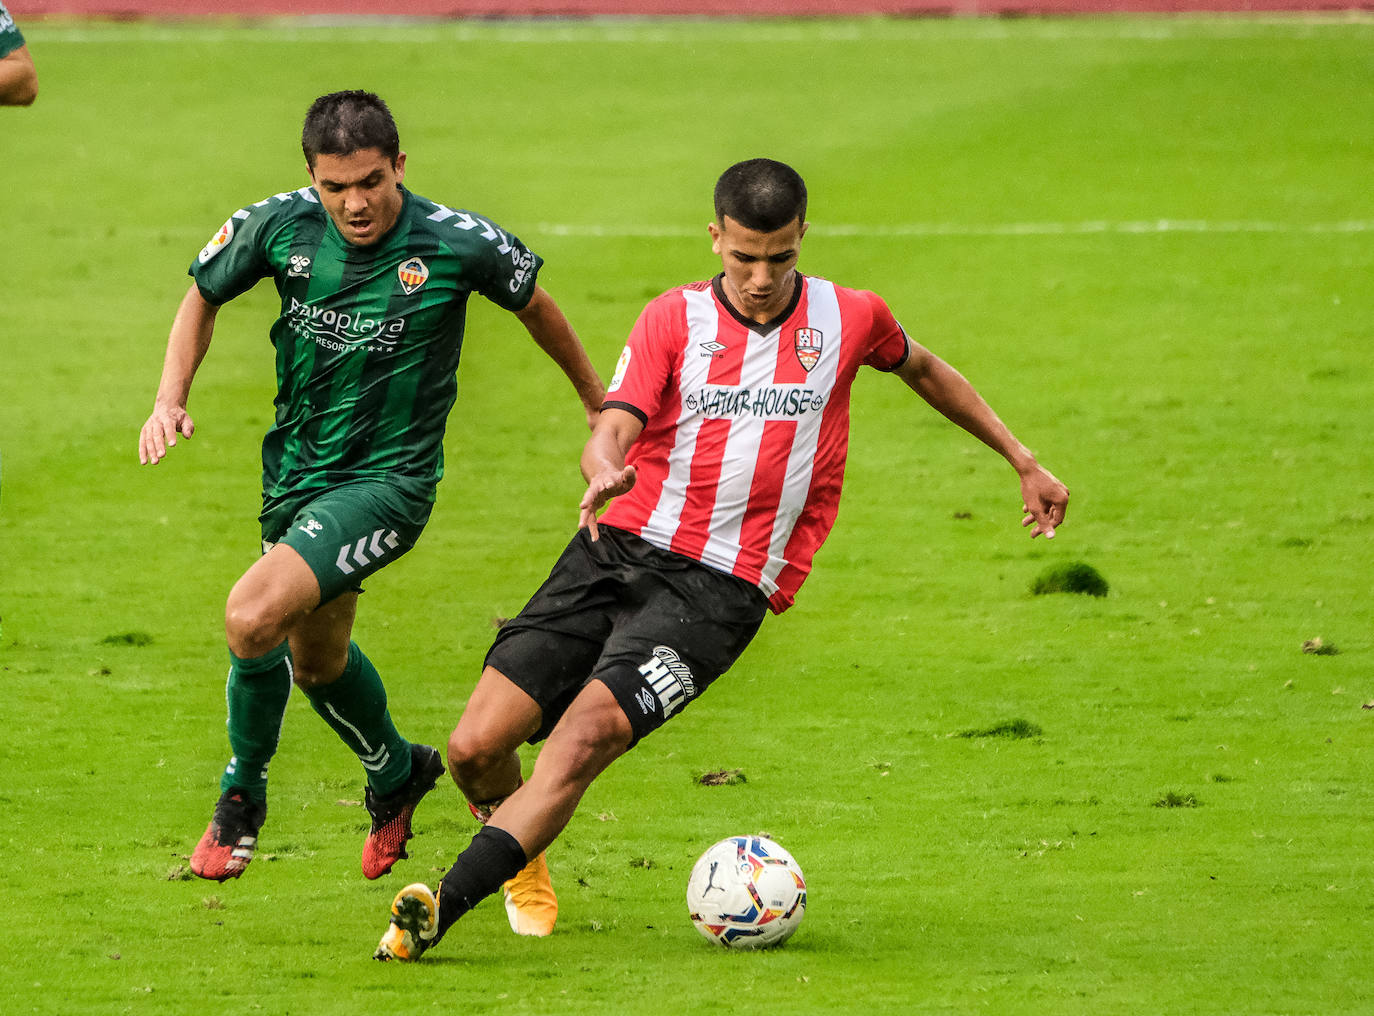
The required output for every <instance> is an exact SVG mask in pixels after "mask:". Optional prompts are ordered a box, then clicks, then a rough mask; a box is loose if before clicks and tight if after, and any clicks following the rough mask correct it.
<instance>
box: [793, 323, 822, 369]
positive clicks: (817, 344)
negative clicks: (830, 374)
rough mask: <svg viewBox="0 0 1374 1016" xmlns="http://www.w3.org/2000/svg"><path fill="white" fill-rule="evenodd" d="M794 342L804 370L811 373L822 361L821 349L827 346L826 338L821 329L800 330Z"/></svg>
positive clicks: (795, 335) (794, 337)
mask: <svg viewBox="0 0 1374 1016" xmlns="http://www.w3.org/2000/svg"><path fill="white" fill-rule="evenodd" d="M792 342H793V347H794V348H795V349H796V351H797V359H798V360H799V361H800V362H801V365H802V369H803V370H806V371H808V372H809V371H810V370H811V368H812V367H814V366H816V364H818V363H819V362H820V360H821V349H822V347H823V346H824V345H825V336H824V335H823V334H822V333H821V330H820V329H819V328H798V329H797V331H796V333H795V334H794V336H793V340H792Z"/></svg>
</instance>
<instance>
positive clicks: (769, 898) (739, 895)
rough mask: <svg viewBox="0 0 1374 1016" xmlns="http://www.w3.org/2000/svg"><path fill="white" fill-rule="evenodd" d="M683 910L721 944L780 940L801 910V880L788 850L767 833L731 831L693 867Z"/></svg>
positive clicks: (757, 945)
mask: <svg viewBox="0 0 1374 1016" xmlns="http://www.w3.org/2000/svg"><path fill="white" fill-rule="evenodd" d="M687 912H688V914H689V915H690V916H691V918H692V923H693V924H695V925H696V928H697V931H699V932H701V933H702V935H704V936H705V937H706V938H707V939H709V940H710V941H712V942H717V943H719V944H720V945H723V946H728V947H730V948H734V949H763V948H767V947H768V946H774V945H782V943H783V942H786V941H787V939H788V938H789V937H790V936H791V934H792V932H794V931H796V930H797V925H799V924H801V919H802V915H803V914H804V913H806V879H805V878H804V877H803V876H802V870H801V868H800V867H799V866H798V865H797V862H796V861H795V860H793V858H792V855H791V854H789V853H788V852H787V851H786V850H784V849H783V848H782V847H780V846H778V845H777V844H776V843H774V842H773V841H772V840H770V839H768V838H767V837H764V836H732V837H730V839H728V840H721V841H720V842H719V843H716V844H714V845H713V846H711V847H710V848H708V849H707V851H706V853H704V854H702V855H701V857H700V859H698V861H697V863H696V864H695V865H694V866H693V867H692V874H691V875H689V876H688V878H687Z"/></svg>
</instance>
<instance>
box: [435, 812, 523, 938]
mask: <svg viewBox="0 0 1374 1016" xmlns="http://www.w3.org/2000/svg"><path fill="white" fill-rule="evenodd" d="M527 863H529V860H528V858H526V857H525V850H524V848H523V847H521V846H520V843H519V841H517V840H516V838H515V837H514V836H512V835H511V834H510V833H508V832H506V831H505V830H504V829H497V828H496V827H495V826H489V825H487V826H483V827H482V828H481V830H480V831H479V832H478V833H477V835H476V836H474V837H473V838H472V842H471V843H469V844H468V848H467V849H466V850H464V851H463V852H462V853H461V854H459V855H458V860H456V861H454V862H453V867H452V868H450V869H449V870H448V872H447V873H446V874H445V875H444V878H443V881H441V882H440V883H439V928H438V934H437V935H436V936H435V939H434V941H435V942H438V941H439V939H440V938H442V937H443V935H444V932H446V931H448V929H449V928H450V927H452V926H453V922H454V921H456V920H458V918H460V917H462V916H463V915H464V914H466V913H467V912H468V911H469V910H471V909H472V908H473V907H475V906H477V904H479V903H481V902H482V901H483V900H484V899H486V898H487V897H488V896H490V895H491V894H492V893H494V892H496V890H497V889H500V888H501V885H502V883H504V882H508V881H510V880H511V879H512V878H514V877H515V876H516V875H517V874H519V872H520V869H521V868H523V867H524V866H525V865H526V864H527Z"/></svg>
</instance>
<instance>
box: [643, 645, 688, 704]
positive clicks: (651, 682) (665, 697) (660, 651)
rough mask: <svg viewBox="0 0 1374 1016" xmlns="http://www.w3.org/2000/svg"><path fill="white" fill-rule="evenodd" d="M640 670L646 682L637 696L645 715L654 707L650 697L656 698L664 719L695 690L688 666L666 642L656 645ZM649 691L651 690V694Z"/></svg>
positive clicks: (684, 702)
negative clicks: (652, 653)
mask: <svg viewBox="0 0 1374 1016" xmlns="http://www.w3.org/2000/svg"><path fill="white" fill-rule="evenodd" d="M639 672H640V673H641V674H642V675H643V676H644V683H645V684H647V685H648V687H647V688H645V689H644V690H642V691H641V692H640V693H639V696H638V698H639V706H640V708H641V709H643V710H644V713H645V715H647V714H649V713H651V712H653V711H654V709H653V707H654V701H653V700H654V698H657V699H658V703H659V704H660V705H661V706H662V707H663V718H664V719H665V720H666V719H667V718H668V717H670V716H672V715H673V713H675V712H677V711H678V710H679V709H681V708H682V707H683V705H685V704H686V702H687V700H688V699H690V698H692V697H694V696H695V695H696V693H697V685H696V681H695V680H693V678H692V670H691V668H690V667H688V666H687V664H685V663H683V662H682V658H681V657H680V656H678V654H677V653H675V652H673V651H672V650H671V649H669V648H668V647H667V646H655V647H654V655H653V656H651V657H649V659H648V660H647V661H646V662H644V663H642V664H640V666H639ZM649 692H652V693H653V695H652V697H650V695H649V694H648V693H649Z"/></svg>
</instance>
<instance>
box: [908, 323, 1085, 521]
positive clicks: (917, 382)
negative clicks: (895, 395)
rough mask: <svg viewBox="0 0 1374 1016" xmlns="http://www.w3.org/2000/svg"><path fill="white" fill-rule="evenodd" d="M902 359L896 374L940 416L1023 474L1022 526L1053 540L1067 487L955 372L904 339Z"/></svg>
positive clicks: (931, 354) (1062, 517)
mask: <svg viewBox="0 0 1374 1016" xmlns="http://www.w3.org/2000/svg"><path fill="white" fill-rule="evenodd" d="M907 343H908V353H909V355H908V356H907V359H906V362H905V363H904V364H902V365H901V366H900V367H898V368H897V370H896V371H894V373H895V374H896V375H897V376H898V377H900V378H901V379H902V380H903V381H905V382H906V383H907V385H908V386H909V387H910V388H911V390H912V391H914V392H915V393H916V394H917V395H919V396H921V398H923V399H925V400H926V401H927V402H928V403H930V404H931V406H933V407H934V408H935V409H937V410H939V411H940V412H941V413H942V414H944V416H946V417H947V418H948V419H950V420H951V421H953V422H954V423H956V424H958V425H959V426H960V427H962V428H964V430H966V431H968V432H969V433H970V434H972V435H973V436H974V437H976V438H977V439H978V440H980V441H982V442H983V443H984V444H985V445H987V446H988V447H989V448H991V449H992V450H993V451H995V452H997V453H998V454H999V455H1001V456H1002V457H1003V458H1004V459H1006V460H1007V462H1009V463H1010V464H1011V467H1012V468H1013V469H1015V470H1016V475H1017V476H1019V477H1020V478H1021V498H1022V501H1023V505H1022V510H1023V511H1025V512H1026V517H1025V518H1024V519H1022V521H1021V524H1022V525H1023V526H1030V525H1033V526H1034V528H1033V529H1031V537H1032V538H1034V537H1037V536H1039V535H1041V534H1042V533H1043V534H1044V535H1045V537H1046V538H1047V539H1053V538H1054V531H1055V529H1056V527H1058V526H1059V525H1060V523H1062V522H1063V521H1064V512H1065V510H1066V509H1067V507H1068V503H1069V491H1068V488H1066V487H1065V486H1064V485H1063V484H1062V483H1060V482H1059V481H1058V480H1057V479H1055V477H1054V475H1053V474H1052V473H1050V472H1049V470H1047V469H1045V468H1044V467H1043V466H1042V465H1040V463H1038V462H1036V461H1035V456H1034V455H1032V454H1031V453H1030V450H1029V449H1028V448H1027V447H1026V446H1025V445H1023V444H1022V443H1021V442H1020V441H1018V440H1016V437H1015V436H1014V435H1013V434H1012V432H1011V431H1010V430H1008V429H1007V426H1006V424H1004V423H1003V422H1002V421H1001V420H1000V419H999V418H998V416H997V414H996V413H994V412H993V411H992V407H991V406H989V405H988V404H987V402H985V401H984V400H983V397H982V396H981V395H979V394H978V393H977V392H976V391H975V390H974V388H973V386H972V385H971V384H969V383H968V381H967V380H966V379H965V378H964V376H963V375H962V374H960V373H959V372H958V371H957V370H955V369H954V368H953V367H951V366H950V365H949V364H947V363H945V361H944V360H942V359H940V358H939V357H938V356H936V355H935V354H934V353H932V352H931V351H930V350H928V349H926V348H925V347H924V346H922V345H920V344H919V343H916V342H912V341H911V340H910V339H908V340H907Z"/></svg>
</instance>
